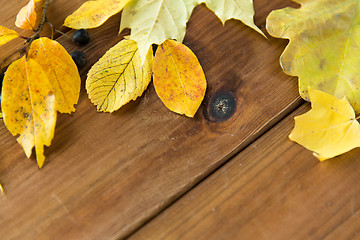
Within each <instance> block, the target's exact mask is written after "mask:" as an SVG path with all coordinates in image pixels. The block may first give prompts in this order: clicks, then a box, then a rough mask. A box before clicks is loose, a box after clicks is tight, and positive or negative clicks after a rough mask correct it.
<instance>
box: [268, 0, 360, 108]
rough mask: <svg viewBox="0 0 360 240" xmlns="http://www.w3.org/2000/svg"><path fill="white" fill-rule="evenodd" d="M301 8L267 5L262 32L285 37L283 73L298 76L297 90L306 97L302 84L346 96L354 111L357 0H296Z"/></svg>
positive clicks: (359, 92)
mask: <svg viewBox="0 0 360 240" xmlns="http://www.w3.org/2000/svg"><path fill="white" fill-rule="evenodd" d="M296 2H298V3H299V4H301V8H299V9H294V8H290V7H287V8H284V9H280V10H276V11H273V12H272V13H270V15H269V16H268V18H267V24H266V26H267V30H268V32H269V33H270V34H271V35H272V36H274V37H278V38H286V39H290V42H289V45H288V46H287V47H286V49H285V51H284V53H283V54H282V56H281V59H280V61H281V65H282V68H283V70H284V71H285V73H287V74H289V75H292V76H298V77H299V89H300V95H301V96H302V97H303V98H304V99H306V100H308V99H309V94H308V92H307V87H308V86H311V87H312V88H315V89H319V90H322V91H325V92H327V93H329V94H331V95H334V96H336V97H338V98H342V97H343V96H346V98H347V99H348V100H349V102H350V103H351V105H352V106H353V108H354V110H355V111H356V112H358V113H359V112H360V104H359V103H360V87H359V86H360V71H359V67H358V66H359V65H360V58H359V55H360V14H359V11H358V9H359V4H360V3H359V0H347V1H338V0H314V1H308V0H296Z"/></svg>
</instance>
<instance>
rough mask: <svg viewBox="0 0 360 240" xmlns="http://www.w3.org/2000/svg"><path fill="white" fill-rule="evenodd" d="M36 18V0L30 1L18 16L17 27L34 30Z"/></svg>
mask: <svg viewBox="0 0 360 240" xmlns="http://www.w3.org/2000/svg"><path fill="white" fill-rule="evenodd" d="M36 17H37V14H36V11H35V2H34V0H30V1H29V3H28V4H27V5H26V6H25V7H23V8H22V9H21V10H20V11H19V13H18V14H17V16H16V21H15V25H16V26H17V27H19V28H22V29H30V30H34V29H35V24H36Z"/></svg>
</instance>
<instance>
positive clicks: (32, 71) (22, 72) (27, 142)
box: [1, 56, 56, 168]
mask: <svg viewBox="0 0 360 240" xmlns="http://www.w3.org/2000/svg"><path fill="white" fill-rule="evenodd" d="M1 108H2V111H3V117H4V123H5V125H6V127H7V128H8V129H9V131H10V132H11V133H12V134H13V135H14V136H16V135H19V137H18V138H17V141H18V142H19V143H20V145H21V146H22V147H23V149H24V151H25V154H26V156H27V157H30V155H31V152H32V148H33V147H34V146H35V151H36V159H37V162H38V165H39V168H41V167H42V165H43V163H44V161H45V156H44V145H46V146H50V144H51V140H52V138H53V136H54V130H55V123H56V109H55V97H54V94H53V90H52V86H51V84H50V82H49V80H48V78H47V76H46V74H45V72H44V71H43V69H42V67H41V66H40V65H39V64H38V63H37V62H36V61H34V60H33V59H25V56H24V57H22V58H21V59H19V60H16V61H15V62H13V63H12V64H10V66H9V67H8V69H7V71H6V74H5V77H4V81H3V88H2V102H1Z"/></svg>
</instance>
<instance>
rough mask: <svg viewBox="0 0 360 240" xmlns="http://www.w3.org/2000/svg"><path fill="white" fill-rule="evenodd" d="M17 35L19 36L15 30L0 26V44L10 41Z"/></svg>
mask: <svg viewBox="0 0 360 240" xmlns="http://www.w3.org/2000/svg"><path fill="white" fill-rule="evenodd" d="M17 37H19V34H18V33H17V32H15V31H13V30H10V29H8V28H6V27H3V26H0V46H1V45H4V44H5V43H8V42H10V41H11V40H13V39H15V38H17Z"/></svg>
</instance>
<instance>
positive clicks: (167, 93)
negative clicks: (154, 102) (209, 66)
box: [153, 40, 206, 117]
mask: <svg viewBox="0 0 360 240" xmlns="http://www.w3.org/2000/svg"><path fill="white" fill-rule="evenodd" d="M153 72H154V87H155V90H156V93H157V95H158V96H159V97H160V99H161V101H162V102H163V103H164V104H165V106H166V107H167V108H169V109H170V110H171V111H174V112H176V113H179V114H185V115H186V116H188V117H194V115H195V113H196V111H197V110H198V108H199V107H200V104H201V102H202V100H203V98H204V96H205V91H206V79H205V75H204V72H203V70H202V68H201V65H200V63H199V61H198V59H197V58H196V56H195V54H194V53H193V52H192V51H191V50H190V49H189V48H188V47H186V46H185V45H183V44H182V43H179V42H176V41H174V40H166V41H165V42H163V43H162V44H161V45H160V46H159V47H158V49H157V51H156V55H155V59H154V67H153Z"/></svg>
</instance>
